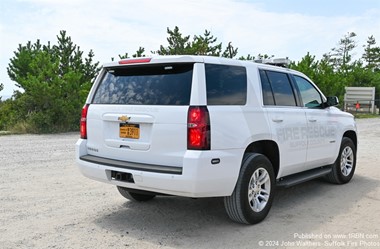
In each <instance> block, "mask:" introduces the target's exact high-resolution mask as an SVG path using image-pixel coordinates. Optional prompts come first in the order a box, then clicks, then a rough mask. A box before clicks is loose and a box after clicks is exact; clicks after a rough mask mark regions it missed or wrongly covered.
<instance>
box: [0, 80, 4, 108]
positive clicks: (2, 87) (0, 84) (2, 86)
mask: <svg viewBox="0 0 380 249" xmlns="http://www.w3.org/2000/svg"><path fill="white" fill-rule="evenodd" d="M3 89H4V85H3V83H0V92H1V91H2V90H3ZM0 103H1V96H0Z"/></svg>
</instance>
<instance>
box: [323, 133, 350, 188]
mask: <svg viewBox="0 0 380 249" xmlns="http://www.w3.org/2000/svg"><path fill="white" fill-rule="evenodd" d="M355 168H356V148H355V145H354V143H353V142H352V140H351V139H349V138H348V137H344V138H343V139H342V143H341V145H340V150H339V155H338V158H337V159H336V161H335V163H334V164H333V165H332V171H331V172H330V174H328V175H327V180H328V181H329V182H332V183H336V184H344V183H347V182H349V181H350V180H351V179H352V177H353V176H354V172H355Z"/></svg>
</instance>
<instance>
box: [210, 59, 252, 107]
mask: <svg viewBox="0 0 380 249" xmlns="http://www.w3.org/2000/svg"><path fill="white" fill-rule="evenodd" d="M205 69H206V89H207V104H208V105H245V103H246V99H247V72H246V69H245V67H240V66H227V65H216V64H206V65H205Z"/></svg>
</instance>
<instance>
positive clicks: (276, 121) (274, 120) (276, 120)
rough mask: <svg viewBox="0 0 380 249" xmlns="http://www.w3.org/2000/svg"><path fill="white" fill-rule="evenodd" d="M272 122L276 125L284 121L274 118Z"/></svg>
mask: <svg viewBox="0 0 380 249" xmlns="http://www.w3.org/2000/svg"><path fill="white" fill-rule="evenodd" d="M272 121H273V122H275V123H281V122H282V121H284V120H283V119H282V118H272Z"/></svg>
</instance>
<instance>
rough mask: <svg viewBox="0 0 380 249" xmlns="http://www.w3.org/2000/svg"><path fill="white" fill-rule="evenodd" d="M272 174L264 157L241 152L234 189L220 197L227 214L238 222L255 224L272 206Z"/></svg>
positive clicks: (272, 171) (270, 167)
mask: <svg viewBox="0 0 380 249" xmlns="http://www.w3.org/2000/svg"><path fill="white" fill-rule="evenodd" d="M274 192H275V176H274V170H273V167H272V164H271V162H270V161H269V160H268V158H267V157H265V156H264V155H261V154H256V153H247V154H245V155H244V158H243V162H242V166H241V169H240V173H239V178H238V180H237V183H236V186H235V189H234V192H233V193H232V195H231V196H226V197H224V207H225V209H226V212H227V214H228V216H229V217H230V218H231V219H232V220H233V221H236V222H238V223H244V224H256V223H259V222H260V221H262V220H263V219H265V217H266V216H267V215H268V213H269V210H270V208H271V206H272V202H273V196H274Z"/></svg>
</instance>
